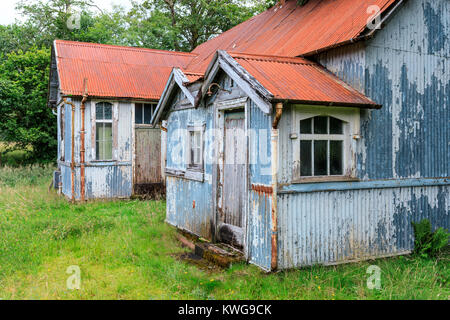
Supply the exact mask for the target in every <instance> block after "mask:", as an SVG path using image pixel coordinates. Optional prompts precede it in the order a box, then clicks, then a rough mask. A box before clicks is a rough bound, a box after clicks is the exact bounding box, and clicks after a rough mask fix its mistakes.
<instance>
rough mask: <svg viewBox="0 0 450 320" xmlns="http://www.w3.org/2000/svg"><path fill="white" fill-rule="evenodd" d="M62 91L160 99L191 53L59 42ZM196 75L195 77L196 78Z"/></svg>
mask: <svg viewBox="0 0 450 320" xmlns="http://www.w3.org/2000/svg"><path fill="white" fill-rule="evenodd" d="M55 49H56V59H57V62H58V74H59V78H60V84H59V85H60V90H61V92H63V94H66V95H75V96H76V95H78V96H81V95H82V94H83V81H84V79H85V78H87V79H88V93H89V95H90V96H96V97H118V98H134V99H138V98H140V99H152V100H158V99H159V98H160V96H161V94H162V92H163V90H164V86H165V84H166V82H167V79H168V78H169V75H170V72H171V71H172V68H174V67H180V68H183V67H184V66H186V65H187V64H188V62H190V60H191V59H192V58H193V57H194V56H195V55H194V54H190V53H181V52H172V51H162V50H152V49H142V48H131V47H119V46H110V45H103V44H93V43H82V42H73V41H63V40H56V41H55ZM195 77H196V76H195V74H193V75H191V79H195Z"/></svg>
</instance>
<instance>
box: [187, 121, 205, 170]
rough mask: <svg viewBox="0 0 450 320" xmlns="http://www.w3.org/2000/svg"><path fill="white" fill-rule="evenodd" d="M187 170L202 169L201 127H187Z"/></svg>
mask: <svg viewBox="0 0 450 320" xmlns="http://www.w3.org/2000/svg"><path fill="white" fill-rule="evenodd" d="M187 168H188V169H196V170H202V169H203V127H188V164H187Z"/></svg>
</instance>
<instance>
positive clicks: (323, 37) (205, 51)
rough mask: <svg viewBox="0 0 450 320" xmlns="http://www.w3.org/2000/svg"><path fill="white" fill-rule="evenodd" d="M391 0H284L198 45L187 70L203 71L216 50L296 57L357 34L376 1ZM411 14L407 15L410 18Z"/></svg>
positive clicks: (383, 6)
mask: <svg viewBox="0 0 450 320" xmlns="http://www.w3.org/2000/svg"><path fill="white" fill-rule="evenodd" d="M394 2H395V0H372V1H370V2H368V1H366V0H335V1H309V2H308V3H307V4H306V5H304V6H298V5H297V1H296V0H287V1H286V4H285V5H284V6H282V7H280V6H279V5H276V6H275V7H273V8H271V9H269V10H267V11H265V12H263V13H262V14H260V15H258V16H256V17H253V18H252V19H249V20H248V21H246V22H244V23H242V24H240V25H238V26H236V27H234V28H233V29H231V30H229V31H227V32H225V33H223V34H221V35H219V36H218V37H216V38H214V39H212V40H210V41H208V42H206V43H204V44H202V45H200V46H198V47H197V48H196V49H195V50H194V51H193V53H196V54H198V57H195V58H194V59H193V60H192V62H191V63H190V64H189V67H188V69H189V70H195V71H200V72H204V71H205V69H206V67H207V65H208V64H209V62H210V61H211V57H212V55H214V53H215V52H216V51H217V50H226V51H230V52H245V53H255V54H270V55H278V56H289V57H296V56H300V55H304V54H307V53H311V52H314V51H315V50H319V49H323V48H326V47H330V46H333V45H336V44H339V43H342V42H346V41H349V40H351V39H355V38H357V37H358V36H359V35H360V34H361V33H362V32H363V31H364V30H365V29H366V25H367V22H368V21H369V18H370V17H371V15H372V13H370V11H369V12H368V7H369V6H371V5H376V6H378V7H379V8H380V11H381V13H383V12H385V11H386V10H387V9H388V8H389V7H390V6H391V5H392V4H393V3H394ZM413 17H414V16H411V18H413Z"/></svg>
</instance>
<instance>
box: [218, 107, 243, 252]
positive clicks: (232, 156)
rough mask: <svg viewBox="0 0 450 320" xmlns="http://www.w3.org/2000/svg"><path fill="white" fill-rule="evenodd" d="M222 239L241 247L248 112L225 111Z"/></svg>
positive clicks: (220, 231)
mask: <svg viewBox="0 0 450 320" xmlns="http://www.w3.org/2000/svg"><path fill="white" fill-rule="evenodd" d="M224 121H225V123H224V144H223V150H224V154H223V168H222V195H221V197H220V198H219V199H220V200H219V201H221V203H220V204H219V238H220V240H221V241H223V242H226V243H229V244H231V245H234V246H237V247H242V245H243V241H244V221H245V216H244V215H245V208H246V175H247V150H246V139H247V138H246V134H245V113H244V112H243V111H235V112H225V120H224Z"/></svg>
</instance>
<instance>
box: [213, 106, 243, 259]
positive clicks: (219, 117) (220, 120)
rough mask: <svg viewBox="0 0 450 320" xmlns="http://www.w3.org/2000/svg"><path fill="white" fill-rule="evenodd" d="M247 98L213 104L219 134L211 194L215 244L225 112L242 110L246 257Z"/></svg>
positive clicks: (216, 132)
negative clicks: (244, 161) (244, 155)
mask: <svg viewBox="0 0 450 320" xmlns="http://www.w3.org/2000/svg"><path fill="white" fill-rule="evenodd" d="M248 106H249V103H248V97H245V98H238V99H230V100H225V101H219V102H216V103H215V104H214V133H215V134H216V135H217V134H219V133H220V135H219V137H217V136H216V137H214V145H215V159H214V160H215V163H214V164H213V184H212V187H213V192H212V196H213V197H212V203H213V216H214V232H213V241H214V242H216V241H217V239H218V232H219V212H218V208H219V206H218V203H219V201H220V197H221V192H222V190H223V189H221V188H220V184H223V174H222V173H223V163H224V155H225V152H224V148H225V143H224V138H225V136H224V133H225V132H224V130H225V112H226V111H231V110H236V109H242V108H243V109H244V114H245V119H244V123H245V128H244V131H245V136H246V139H245V147H244V148H245V149H244V150H246V163H245V177H246V179H245V186H244V190H245V191H246V192H245V195H244V203H245V206H244V212H243V217H244V218H243V221H242V229H243V231H244V237H243V250H244V254H245V256H246V257H247V253H248V248H247V247H248V244H247V231H248V199H249V192H248V189H249V149H248V147H249V137H248V119H249V117H248Z"/></svg>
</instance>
